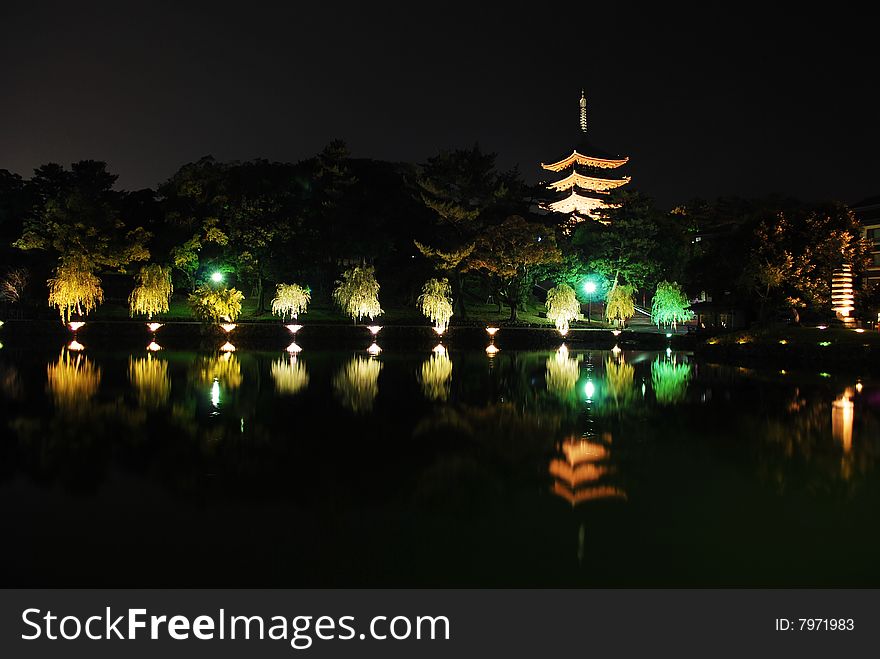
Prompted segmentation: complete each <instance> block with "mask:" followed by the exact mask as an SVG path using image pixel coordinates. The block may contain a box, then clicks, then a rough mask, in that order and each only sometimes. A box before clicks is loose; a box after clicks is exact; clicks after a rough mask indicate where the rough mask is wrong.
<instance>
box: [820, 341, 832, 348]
mask: <svg viewBox="0 0 880 659" xmlns="http://www.w3.org/2000/svg"><path fill="white" fill-rule="evenodd" d="M819 345H820V346H822V347H823V348H825V347H827V346H830V345H831V341H819Z"/></svg>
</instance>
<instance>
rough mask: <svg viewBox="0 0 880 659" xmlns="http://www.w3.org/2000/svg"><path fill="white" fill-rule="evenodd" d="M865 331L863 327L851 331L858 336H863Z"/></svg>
mask: <svg viewBox="0 0 880 659" xmlns="http://www.w3.org/2000/svg"><path fill="white" fill-rule="evenodd" d="M864 331H865V329H864V328H863V327H857V328H856V329H854V330H853V332H858V333H859V334H863V333H864Z"/></svg>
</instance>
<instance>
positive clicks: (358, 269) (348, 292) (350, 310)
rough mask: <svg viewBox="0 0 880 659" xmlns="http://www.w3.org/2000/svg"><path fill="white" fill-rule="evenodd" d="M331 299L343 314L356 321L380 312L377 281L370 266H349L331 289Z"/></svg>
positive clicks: (372, 316)
mask: <svg viewBox="0 0 880 659" xmlns="http://www.w3.org/2000/svg"><path fill="white" fill-rule="evenodd" d="M333 301H334V302H335V303H336V304H337V305H338V306H339V308H340V309H342V311H343V313H345V315H347V316H349V317H351V319H352V320H354V321H355V322H358V321H359V320H360V319H361V318H369V319H370V320H372V319H373V318H375V317H376V316H379V315H381V314H382V307H381V306H379V282H378V281H376V272H375V269H374V268H373V267H372V266H369V265H363V266H355V267H353V268H349V269H348V270H346V271H345V272H343V273H342V278H341V279H340V280H339V281H337V282H336V288H335V289H333Z"/></svg>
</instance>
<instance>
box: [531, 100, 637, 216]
mask: <svg viewBox="0 0 880 659" xmlns="http://www.w3.org/2000/svg"><path fill="white" fill-rule="evenodd" d="M579 128H580V130H579V132H578V134H577V135H576V137H575V139H574V140H573V148H572V150H571V152H570V153H568V154H567V155H565V156H564V157H562V158H560V159H559V160H556V161H554V162H552V163H549V164H547V163H541V167H542V168H543V169H544V170H546V171H548V172H552V173H553V174H554V175H555V177H554V179H555V180H553V181H550V182H549V183H546V184H545V185H546V187H547V190H548V191H549V198H548V200H547V201H546V202H545V203H544V204H543V205H542V207H543V208H544V209H545V210H548V211H551V212H554V213H564V214H565V215H568V216H569V223H570V224H576V223H578V222H583V221H585V220H587V219H592V220H598V221H600V222H601V221H604V217H603V211H604V210H605V209H607V208H610V207H611V204H610V203H609V201H608V195H609V193H610V192H611V190H614V189H615V188H619V187H621V186H623V185H626V184H627V183H629V181H630V177H629V176H625V177H623V178H616V177H614V176H613V175H612V170H615V169H617V168H618V167H621V166H622V165H625V164H626V163H627V162H628V161H629V158H628V157H621V156H613V155H610V154H608V153H605V152H603V151H601V150H600V149H598V148H596V147H595V146H593V145H592V144H591V143H590V142H589V141H588V140H587V137H586V135H587V99H586V96H584V92H583V90H582V91H581V99H580V121H579Z"/></svg>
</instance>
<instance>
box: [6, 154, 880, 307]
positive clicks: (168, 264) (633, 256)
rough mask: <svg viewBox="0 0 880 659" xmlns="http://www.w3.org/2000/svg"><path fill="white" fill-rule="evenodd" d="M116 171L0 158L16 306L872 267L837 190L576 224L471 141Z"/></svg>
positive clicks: (623, 205) (457, 298)
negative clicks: (404, 152) (152, 174)
mask: <svg viewBox="0 0 880 659" xmlns="http://www.w3.org/2000/svg"><path fill="white" fill-rule="evenodd" d="M116 179H117V177H116V175H114V174H112V173H111V172H110V171H108V168H107V165H106V163H103V162H96V161H80V162H76V163H73V164H72V165H71V166H70V167H69V168H64V167H62V166H60V165H56V164H48V165H44V166H42V167H39V168H38V169H36V170H35V171H34V174H33V176H31V177H30V178H29V179H24V178H22V177H20V176H18V175H16V174H13V173H10V172H8V171H5V170H0V256H2V261H3V264H4V267H2V268H0V277H2V280H0V296H2V297H3V299H4V300H5V303H6V305H7V309H10V308H15V309H18V310H20V311H22V310H23V311H22V312H23V313H25V314H27V313H31V314H35V313H40V312H43V313H45V312H47V311H48V305H47V304H46V302H47V300H49V301H50V302H52V303H53V304H54V306H55V307H56V309H57V310H58V311H61V313H62V315H63V316H64V315H65V314H67V315H69V316H74V317H75V316H80V315H83V314H85V313H87V312H88V311H90V310H91V309H92V308H94V307H95V306H97V305H98V304H100V303H101V302H102V301H104V300H105V299H107V300H111V301H120V302H121V301H125V300H126V299H127V298H129V296H131V297H132V300H134V299H135V298H138V291H139V290H140V291H141V293H143V291H145V290H147V288H145V287H148V286H149V285H152V286H158V289H161V290H163V291H165V290H167V292H168V293H170V291H171V289H172V287H173V290H174V292H175V295H178V296H189V297H190V300H191V301H192V302H193V308H194V310H195V309H197V308H198V306H199V303H200V302H201V303H204V298H198V294H199V291H201V292H202V294H205V295H207V294H208V293H211V294H214V295H217V294H218V292H219V293H225V292H230V291H233V290H234V292H235V294H236V295H238V296H241V295H242V294H243V295H244V296H247V297H248V298H250V299H251V300H252V301H254V307H253V309H254V313H256V314H260V313H264V312H266V311H268V310H269V308H270V306H271V300H272V299H273V297H275V295H276V287H277V286H278V285H279V284H282V285H287V286H294V285H296V286H297V288H294V289H283V290H285V291H291V290H293V291H298V292H297V294H298V295H305V296H306V298H305V299H306V302H308V300H314V301H316V302H321V303H326V304H328V305H329V304H330V303H331V300H333V299H334V298H333V293H334V290H337V289H339V288H340V286H341V285H342V284H346V282H348V284H350V283H351V281H354V280H355V279H357V278H358V277H360V278H361V279H363V280H364V281H366V280H368V279H370V277H373V276H374V275H375V278H374V279H373V283H374V284H376V285H377V286H381V294H382V305H383V306H384V307H385V308H386V309H387V308H388V307H394V306H407V307H415V305H416V304H417V302H418V304H419V305H421V306H422V307H423V308H426V309H427V308H428V307H430V308H432V309H433V308H439V307H442V306H443V302H442V300H447V301H448V302H449V304H450V305H454V312H455V315H456V316H455V317H456V318H458V319H466V318H467V315H468V306H469V304H471V303H473V302H485V301H486V300H487V299H490V298H491V299H493V300H494V301H496V302H497V303H498V305H499V309H500V307H501V305H502V304H503V305H505V306H506V307H507V308H508V309H509V311H510V317H511V319H515V318H516V314H517V311H518V310H519V309H521V308H522V307H523V306H524V305H526V304H527V303H528V302H530V301H538V302H542V303H543V301H544V300H543V299H537V300H535V298H534V296H535V294H536V292H538V293H539V298H540V291H539V290H538V289H536V287H535V285H536V284H537V283H540V284H542V286H543V287H544V288H547V287H549V286H552V285H557V286H561V285H565V286H568V287H570V288H571V289H572V292H573V294H574V295H575V296H576V297H577V298H578V299H579V300H580V301H584V300H585V299H586V295H585V292H584V287H583V283H584V281H586V280H590V281H592V282H593V283H594V284H595V287H596V290H595V292H594V293H591V297H592V299H593V300H598V299H603V298H605V297H607V296H608V295H609V294H612V298H614V299H615V300H617V298H620V297H621V295H623V297H625V298H627V299H628V301H629V302H630V303H636V304H645V305H646V306H650V304H651V298H652V297H653V296H654V291H655V290H656V289H657V287H658V285H660V286H661V288H662V287H663V286H666V287H667V289H663V290H673V289H676V288H678V286H679V285H680V287H681V288H683V290H684V291H685V293H686V294H687V296H688V297H690V298H691V299H694V298H696V297H698V296H702V295H703V294H704V293H705V294H706V296H711V297H712V298H714V299H717V300H721V299H723V300H725V303H726V304H729V305H730V306H735V307H737V308H740V309H742V310H743V311H744V312H745V313H747V314H749V315H750V316H751V317H753V318H762V319H763V318H773V317H774V316H776V315H778V314H780V313H786V314H791V313H794V312H795V310H797V311H798V312H799V313H807V314H817V313H828V312H829V309H830V281H831V272H832V271H833V270H834V269H836V268H838V267H840V265H842V264H843V263H848V264H850V265H852V266H853V268H854V271H855V273H856V275H857V277H858V276H859V275H860V274H861V273H862V272H863V271H864V269H865V267H867V265H868V258H869V257H868V254H869V250H868V246H867V244H866V243H865V242H864V241H863V240H862V239H861V238H860V230H859V226H858V223H857V222H856V220H855V218H854V217H853V215H852V213H851V212H850V211H849V210H848V209H847V208H846V207H844V206H842V205H840V204H823V205H805V204H801V203H798V202H795V201H791V200H781V199H762V200H742V199H726V200H719V201H716V202H712V203H709V202H702V201H693V202H689V203H686V204H683V205H681V206H680V207H677V208H675V209H674V210H672V211H671V212H667V211H664V210H661V209H658V208H657V207H656V205H655V204H654V203H653V202H652V200H651V199H649V198H648V197H646V196H644V195H642V194H640V193H638V192H633V191H621V192H617V193H616V194H615V195H613V199H612V200H613V201H614V202H616V203H617V204H618V206H617V207H616V208H613V209H612V210H610V211H609V212H608V214H607V218H606V220H607V223H599V222H592V221H590V222H584V223H581V224H578V225H576V226H574V227H572V226H571V225H570V223H569V222H568V218H567V217H564V216H558V215H554V214H547V213H544V212H543V211H541V210H540V205H539V202H540V199H541V197H542V189H541V188H540V187H535V186H529V185H527V184H525V183H524V182H523V180H522V178H521V177H520V175H519V173H518V172H517V171H516V170H513V171H500V170H499V169H498V168H497V165H496V158H495V155H494V154H489V153H484V152H482V151H481V150H480V149H479V147H476V146H475V147H473V148H471V149H463V150H456V151H447V152H441V153H439V154H438V155H437V156H435V157H433V158H430V159H428V160H427V161H426V162H425V163H421V164H418V165H415V164H407V163H388V162H380V161H374V160H362V159H353V158H351V157H350V154H349V152H348V150H347V149H346V146H345V144H344V143H342V142H339V141H334V142H332V143H330V144H329V145H328V146H327V147H326V148H325V149H324V150H323V151H322V152H321V153H319V154H317V155H316V156H314V157H313V158H309V159H307V160H304V161H302V162H299V163H295V164H289V163H276V162H269V161H265V160H256V161H251V162H232V163H222V162H218V161H216V160H214V159H213V158H210V157H207V158H203V159H201V160H199V161H198V162H195V163H190V164H187V165H184V166H183V167H181V168H180V170H178V171H177V172H176V173H175V174H174V175H173V176H172V177H171V178H170V179H169V180H168V181H166V182H164V183H163V184H161V185H160V186H159V187H158V188H157V189H156V190H138V191H125V190H117V189H115V183H116ZM352 278H354V279H352ZM160 280H161V281H160ZM150 282H152V284H150ZM339 282H341V284H340V283H339ZM426 282H427V283H426ZM670 282H675V284H670ZM348 284H346V285H348ZM368 284H369V282H368ZM47 286H48V289H47ZM670 286H671V288H669V287H670ZM138 287H140V288H138ZM158 289H157V290H158ZM377 290H378V289H377ZM132 291H134V293H132ZM425 291H433V292H432V293H431V295H434V296H435V297H434V298H433V299H430V300H428V301H427V302H426V299H425V296H424V294H423V293H425ZM438 291H439V293H438ZM420 294H423V295H421V297H420ZM105 296H106V297H105ZM193 296H196V299H195V300H194V297H193ZM437 296H439V297H437ZM563 297H564V296H563ZM440 298H442V300H441V299H440ZM144 299H146V298H144ZM230 299H231V298H230ZM560 299H561V298H560ZM227 301H229V300H227ZM232 301H233V302H234V300H232ZM336 301H337V302H339V303H340V306H345V304H344V302H346V300H342V301H340V300H339V299H337V300H336ZM347 302H351V300H347ZM624 302H627V300H624ZM857 302H858V303H857V308H858V309H859V310H860V311H861V312H863V313H864V314H865V315H868V314H869V313H876V308H877V306H878V300H877V294H876V291H873V290H870V289H869V288H867V286H863V285H860V286H859V290H858V300H857ZM131 304H132V309H133V310H139V311H141V312H143V313H151V312H152V311H156V312H157V313H161V312H162V311H163V310H164V309H165V308H167V305H166V306H165V307H163V305H161V304H160V305H159V306H157V307H155V308H153V307H151V306H150V304H148V303H146V304H145V305H141V306H138V305H137V304H136V303H135V302H133V301H132V302H131ZM611 306H613V305H609V308H610V307H611ZM629 306H631V304H630V305H627V304H623V306H619V307H615V308H619V309H628V308H629ZM297 308H298V309H300V308H304V307H297ZM451 309H452V307H451V306H450V311H451ZM374 311H375V308H374ZM426 313H428V312H427V311H426ZM220 315H221V316H223V315H226V314H220ZM352 315H354V314H352ZM609 318H610V316H609ZM432 320H434V319H433V318H432ZM440 322H441V323H442V322H443V319H441V320H440ZM445 322H448V316H447V317H446V318H445Z"/></svg>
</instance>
